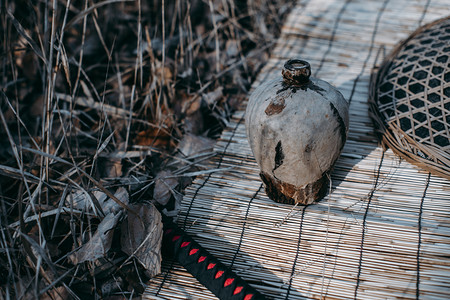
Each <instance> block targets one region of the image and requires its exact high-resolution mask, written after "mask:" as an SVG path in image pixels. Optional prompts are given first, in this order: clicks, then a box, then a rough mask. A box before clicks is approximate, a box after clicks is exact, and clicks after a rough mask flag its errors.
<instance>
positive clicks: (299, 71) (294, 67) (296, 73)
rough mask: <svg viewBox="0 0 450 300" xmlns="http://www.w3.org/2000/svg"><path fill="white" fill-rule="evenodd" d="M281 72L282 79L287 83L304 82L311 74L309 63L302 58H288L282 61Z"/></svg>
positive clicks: (296, 83) (297, 83)
mask: <svg viewBox="0 0 450 300" xmlns="http://www.w3.org/2000/svg"><path fill="white" fill-rule="evenodd" d="M281 73H282V75H283V78H284V80H285V81H286V82H287V83H289V84H295V85H299V84H305V83H307V82H308V81H309V77H310V76H311V65H310V64H309V62H307V61H305V60H302V59H289V60H288V61H286V62H285V63H284V68H283V71H282V72H281Z"/></svg>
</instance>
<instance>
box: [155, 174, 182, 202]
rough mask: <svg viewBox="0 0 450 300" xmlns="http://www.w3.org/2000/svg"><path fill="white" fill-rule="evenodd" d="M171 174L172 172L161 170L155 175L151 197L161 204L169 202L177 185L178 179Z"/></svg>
mask: <svg viewBox="0 0 450 300" xmlns="http://www.w3.org/2000/svg"><path fill="white" fill-rule="evenodd" d="M171 176H173V174H172V172H170V171H161V172H159V173H158V175H156V179H155V189H154V190H153V199H155V200H156V201H158V203H159V204H161V205H166V204H167V203H168V202H169V200H170V198H171V197H172V195H173V194H174V189H175V188H176V187H177V185H178V179H177V178H173V177H171Z"/></svg>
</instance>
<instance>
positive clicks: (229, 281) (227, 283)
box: [223, 278, 234, 287]
mask: <svg viewBox="0 0 450 300" xmlns="http://www.w3.org/2000/svg"><path fill="white" fill-rule="evenodd" d="M233 281H234V278H227V280H225V283H224V284H223V287H227V286H229V285H230V284H232V283H233Z"/></svg>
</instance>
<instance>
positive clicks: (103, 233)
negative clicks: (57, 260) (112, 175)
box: [69, 187, 128, 265]
mask: <svg viewBox="0 0 450 300" xmlns="http://www.w3.org/2000/svg"><path fill="white" fill-rule="evenodd" d="M93 194H94V196H95V198H96V199H97V201H98V203H99V205H100V206H101V208H102V210H103V212H104V213H105V217H104V218H103V220H102V221H101V222H100V224H99V225H98V228H97V231H96V232H95V233H94V235H93V236H92V238H91V239H90V240H89V241H88V242H87V243H86V244H84V245H83V246H82V247H81V248H80V249H78V250H77V251H76V252H75V253H73V254H71V255H70V256H69V259H70V261H71V262H72V263H73V264H75V265H76V264H79V263H82V262H85V261H95V260H97V259H99V258H102V257H104V256H105V255H106V253H107V252H108V251H109V249H110V248H111V244H112V238H113V235H114V229H115V228H116V225H117V223H118V222H119V220H120V219H121V217H122V215H123V208H122V207H121V206H120V205H119V204H117V203H116V202H115V201H114V200H112V199H110V198H108V197H106V195H105V194H104V193H103V192H98V191H96V192H94V193H93ZM75 195H77V196H78V197H77V198H75V197H73V198H72V199H73V201H75V199H77V200H78V201H77V202H74V204H75V205H80V206H82V207H83V206H86V203H87V202H88V200H91V198H90V197H89V196H86V194H85V193H76V194H75ZM114 196H115V197H116V198H117V199H119V200H120V201H121V202H122V203H124V204H126V205H127V204H128V193H127V191H126V189H125V188H123V187H120V188H118V189H117V191H116V193H115V194H114ZM83 202H84V203H83Z"/></svg>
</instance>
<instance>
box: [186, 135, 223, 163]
mask: <svg viewBox="0 0 450 300" xmlns="http://www.w3.org/2000/svg"><path fill="white" fill-rule="evenodd" d="M214 144H215V141H214V140H213V139H210V138H207V137H204V136H198V135H194V134H190V133H187V134H185V135H184V136H183V139H182V140H181V141H180V143H179V145H178V151H179V152H180V153H181V154H182V155H183V156H185V157H187V158H189V157H190V156H193V155H197V154H200V153H204V152H210V151H212V150H213V147H214Z"/></svg>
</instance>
